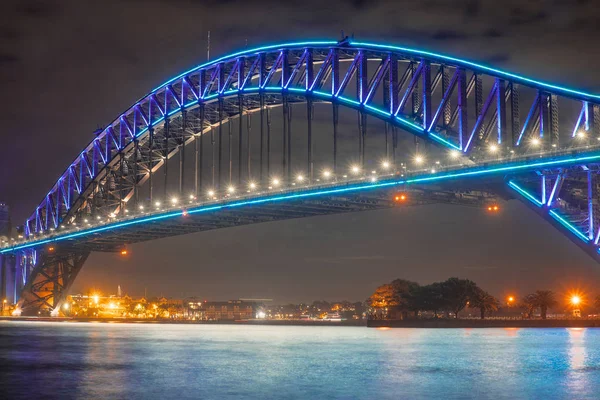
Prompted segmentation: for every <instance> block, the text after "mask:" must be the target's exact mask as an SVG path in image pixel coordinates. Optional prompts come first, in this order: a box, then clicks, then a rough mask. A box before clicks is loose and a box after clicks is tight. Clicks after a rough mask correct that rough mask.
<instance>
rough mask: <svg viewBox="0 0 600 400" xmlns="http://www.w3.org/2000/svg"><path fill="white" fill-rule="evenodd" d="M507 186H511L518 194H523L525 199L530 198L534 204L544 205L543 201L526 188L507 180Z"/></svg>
mask: <svg viewBox="0 0 600 400" xmlns="http://www.w3.org/2000/svg"><path fill="white" fill-rule="evenodd" d="M508 186H510V187H511V188H513V189H514V190H516V191H517V192H519V193H520V194H522V195H523V196H525V198H526V199H528V200H530V201H531V202H532V203H533V204H535V205H536V206H538V207H541V206H543V205H544V203H543V202H541V201H539V200H538V199H536V198H535V196H534V195H532V194H531V193H529V192H528V191H527V190H525V189H523V188H522V187H520V186H519V185H517V184H516V183H514V182H513V181H510V182H508Z"/></svg>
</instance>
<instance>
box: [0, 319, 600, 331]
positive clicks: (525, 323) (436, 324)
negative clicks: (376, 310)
mask: <svg viewBox="0 0 600 400" xmlns="http://www.w3.org/2000/svg"><path fill="white" fill-rule="evenodd" d="M11 321H14V322H65V323H104V324H176V325H246V326H248V325H253V326H269V325H271V326H340V327H344V326H352V327H365V328H386V329H390V328H422V329H457V328H463V329H465V328H466V329H470V328H478V329H484V328H600V319H547V320H541V319H533V320H527V319H506V320H503V319H486V320H480V319H407V320H348V321H299V320H237V321H232V320H220V321H189V320H161V319H158V320H155V319H144V318H140V319H137V318H71V317H35V316H32V317H8V316H3V317H0V322H11Z"/></svg>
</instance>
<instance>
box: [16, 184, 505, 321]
mask: <svg viewBox="0 0 600 400" xmlns="http://www.w3.org/2000/svg"><path fill="white" fill-rule="evenodd" d="M461 186H462V185H460V184H459V185H458V186H457V183H456V182H454V183H453V184H452V185H451V186H450V185H444V184H441V185H440V184H438V185H431V184H429V185H410V186H401V187H398V186H392V187H384V188H376V189H370V190H367V191H349V192H345V193H340V194H332V195H318V196H315V197H312V196H310V197H306V198H296V199H286V200H285V201H272V202H271V201H269V202H265V203H259V204H249V205H245V206H244V207H231V208H228V207H224V208H220V209H218V210H214V211H206V212H197V213H195V212H194V211H193V210H190V212H189V213H188V212H186V211H183V212H181V213H180V215H179V216H175V217H170V218H165V219H155V220H150V221H147V222H143V223H141V224H137V223H136V224H132V225H126V226H122V227H119V228H118V229H110V230H107V231H104V232H99V233H94V234H90V235H85V236H83V237H75V238H73V239H66V240H61V241H60V242H56V243H52V244H47V245H45V246H43V247H41V248H39V249H37V252H36V257H37V264H36V266H35V267H34V268H33V270H32V271H31V272H30V277H29V279H27V282H26V284H25V286H24V287H23V289H22V290H21V298H20V310H21V312H22V315H40V313H41V314H42V315H46V314H50V313H51V312H52V311H53V310H55V309H60V305H61V304H62V302H63V301H64V300H65V298H66V295H67V292H68V290H69V288H70V286H71V284H72V283H73V281H74V279H75V278H76V276H77V274H78V272H79V271H80V269H81V267H82V266H83V263H84V262H85V260H86V259H87V257H88V256H89V254H90V253H91V252H94V251H100V252H119V251H122V250H123V249H124V248H125V246H126V245H128V244H133V243H138V242H143V241H149V240H155V239H161V238H165V237H170V236H177V235H185V234H190V233H196V232H202V231H208V230H212V229H223V228H229V227H234V226H240V225H248V224H256V223H262V222H273V221H280V220H286V219H293V218H307V217H313V216H320V215H328V214H339V213H349V212H359V211H371V210H379V209H385V208H392V207H410V206H418V205H428V204H438V203H443V204H454V205H462V206H470V207H479V208H483V207H487V206H488V205H492V204H497V203H498V201H499V200H501V198H500V196H498V195H497V194H495V193H502V187H503V186H504V183H503V181H502V179H498V178H496V179H491V180H487V181H484V182H481V181H480V182H468V183H467V184H465V185H464V187H461ZM312 191H315V189H312ZM317 191H318V189H317ZM281 194H282V195H283V196H285V195H286V192H284V191H282V192H281ZM502 197H504V198H506V194H505V193H504V194H503V195H502ZM235 202H236V200H235V199H232V201H231V203H235ZM150 218H151V217H150ZM5 258H6V259H7V261H8V262H9V263H10V260H11V259H10V258H7V257H5ZM12 260H13V262H14V261H15V260H14V259H12ZM14 278H17V280H18V279H19V278H21V277H16V276H15V277H14Z"/></svg>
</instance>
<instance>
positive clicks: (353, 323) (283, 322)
mask: <svg viewBox="0 0 600 400" xmlns="http://www.w3.org/2000/svg"><path fill="white" fill-rule="evenodd" d="M4 321H18V322H68V323H90V322H93V323H105V324H108V323H110V324H115V323H117V324H118V323H121V324H179V325H257V326H258V325H274V326H360V327H366V326H367V321H366V320H348V321H298V320H220V321H191V320H167V319H146V318H139V319H138V318H70V317H0V322H4Z"/></svg>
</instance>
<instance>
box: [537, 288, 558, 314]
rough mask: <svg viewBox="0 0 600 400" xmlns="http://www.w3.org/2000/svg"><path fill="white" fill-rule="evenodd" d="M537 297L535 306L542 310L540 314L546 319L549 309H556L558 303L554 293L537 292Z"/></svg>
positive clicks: (547, 291) (549, 291)
mask: <svg viewBox="0 0 600 400" xmlns="http://www.w3.org/2000/svg"><path fill="white" fill-rule="evenodd" d="M534 295H535V304H536V306H537V307H539V309H540V314H541V315H542V319H546V314H547V313H548V309H549V308H552V307H554V306H555V305H556V304H558V302H557V301H556V298H555V296H554V292H552V291H551V290H536V292H535V293H534Z"/></svg>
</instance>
